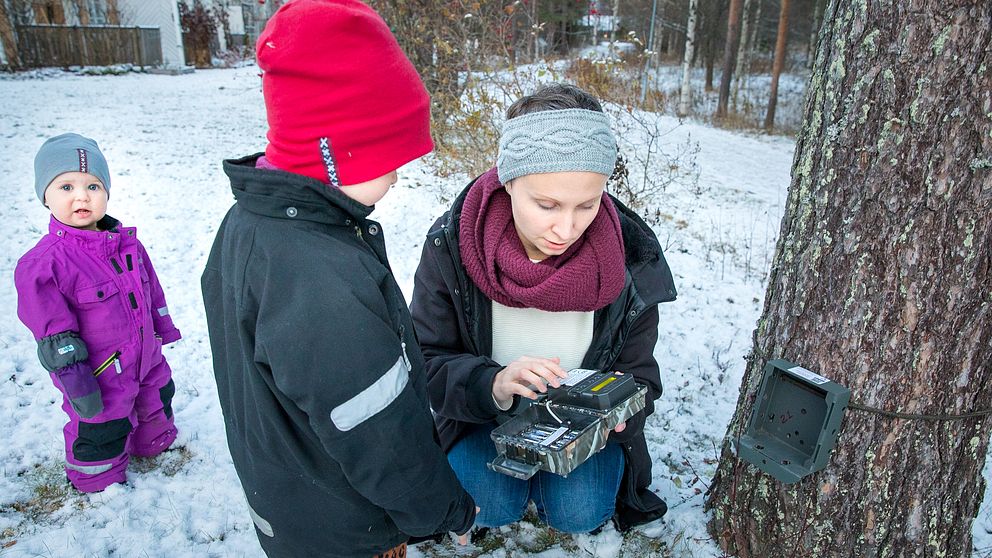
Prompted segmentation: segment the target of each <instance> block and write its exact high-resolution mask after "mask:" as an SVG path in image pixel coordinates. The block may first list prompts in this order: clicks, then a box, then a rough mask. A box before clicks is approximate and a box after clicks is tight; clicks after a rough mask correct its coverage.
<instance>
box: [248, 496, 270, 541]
mask: <svg viewBox="0 0 992 558" xmlns="http://www.w3.org/2000/svg"><path fill="white" fill-rule="evenodd" d="M246 504H247V502H246ZM248 514H249V515H251V520H252V522H253V523H254V524H255V527H258V532H260V533H262V534H263V535H265V536H268V537H274V536H276V534H275V531H273V530H272V524H271V523H269V522H268V521H266V520H265V518H263V517H262V516H260V515H258V514H257V513H255V508H252V507H251V504H248Z"/></svg>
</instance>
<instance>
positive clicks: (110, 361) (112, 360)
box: [93, 351, 121, 378]
mask: <svg viewBox="0 0 992 558" xmlns="http://www.w3.org/2000/svg"><path fill="white" fill-rule="evenodd" d="M120 356H121V352H120V351H115V352H114V354H112V355H110V358H108V359H107V360H105V361H103V363H102V364H100V366H97V367H96V370H94V371H93V377H94V378H95V377H97V376H99V375H100V374H103V371H104V370H106V369H107V368H109V367H110V365H111V364H116V365H117V373H118V374H120V373H121V363H120V358H119V357H120Z"/></svg>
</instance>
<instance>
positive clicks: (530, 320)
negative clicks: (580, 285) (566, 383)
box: [492, 302, 594, 371]
mask: <svg viewBox="0 0 992 558" xmlns="http://www.w3.org/2000/svg"><path fill="white" fill-rule="evenodd" d="M492 304H493V312H492V314H493V354H492V358H493V360H495V361H496V362H498V363H500V364H502V365H503V366H506V365H508V364H510V363H511V362H513V361H514V360H516V359H518V358H520V357H522V356H529V357H535V358H553V357H558V358H559V359H561V367H562V368H564V369H565V371H568V370H571V369H572V368H578V367H579V366H580V365H581V364H582V357H584V356H585V354H586V351H588V350H589V345H590V344H591V343H592V328H593V318H594V313H593V312H545V311H544V310H537V309H534V308H510V307H509V306H503V305H502V304H499V303H498V302H493V303H492Z"/></svg>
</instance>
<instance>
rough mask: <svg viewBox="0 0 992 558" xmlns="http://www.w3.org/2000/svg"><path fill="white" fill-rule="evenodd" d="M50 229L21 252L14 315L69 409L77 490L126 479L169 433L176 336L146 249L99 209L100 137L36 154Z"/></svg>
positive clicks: (103, 180)
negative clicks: (137, 459) (133, 463)
mask: <svg viewBox="0 0 992 558" xmlns="http://www.w3.org/2000/svg"><path fill="white" fill-rule="evenodd" d="M35 190H36V192H37V194H38V197H39V198H40V199H41V201H42V203H44V204H45V206H46V207H48V208H49V209H50V210H51V211H52V217H51V220H50V222H49V225H48V234H47V235H45V236H44V237H42V238H41V240H40V241H39V242H38V244H37V245H36V246H35V247H34V248H32V249H31V250H29V251H28V253H26V254H24V256H23V257H21V259H20V260H19V261H18V262H17V268H16V270H15V271H14V282H15V284H16V286H17V316H18V317H19V318H20V319H21V321H22V322H24V325H26V326H27V327H28V329H30V330H31V333H33V334H34V337H35V339H37V341H38V357H39V359H40V360H41V363H42V365H43V366H44V367H45V368H46V369H47V370H48V371H49V372H50V373H51V377H52V381H53V382H54V383H55V386H56V387H57V388H58V389H59V391H61V392H62V395H63V402H62V410H64V411H65V412H66V414H67V415H69V422H68V424H66V425H65V428H63V431H64V433H65V454H66V463H65V470H66V475H67V476H68V477H69V481H70V482H72V484H73V486H75V487H76V488H77V489H79V490H80V491H82V492H97V491H100V490H103V489H104V488H106V487H107V486H109V485H111V484H113V483H117V482H124V480H125V478H126V470H127V464H128V459H129V456H131V455H135V456H151V455H156V454H158V453H161V452H162V451H163V450H165V449H166V448H168V447H169V446H170V445H171V444H172V442H173V441H174V440H175V439H176V434H177V430H176V427H175V424H174V423H173V418H172V396H173V394H174V393H175V384H173V382H172V371H171V369H170V368H169V364H168V363H167V362H166V361H165V357H164V356H163V355H162V345H164V344H167V343H172V342H174V341H176V340H178V339H179V338H180V334H179V330H178V329H176V327H175V326H174V325H173V324H172V318H171V317H169V310H168V307H167V306H166V304H165V295H164V294H163V292H162V287H161V285H160V284H159V281H158V277H157V276H156V275H155V270H154V269H153V268H152V264H151V261H150V260H149V259H148V254H147V253H146V252H145V247H144V246H142V245H141V242H139V241H138V238H137V234H136V232H135V229H134V228H133V227H123V226H121V224H120V222H119V221H117V220H116V219H114V218H113V217H110V216H109V215H107V214H106V210H107V200H108V198H109V196H110V171H109V169H108V167H107V162H106V160H105V159H104V157H103V154H102V153H101V152H100V149H99V147H98V146H97V144H96V142H95V141H93V140H91V139H89V138H85V137H83V136H80V135H77V134H62V135H60V136H56V137H54V138H51V139H49V140H48V141H46V142H45V143H44V145H42V146H41V149H40V150H39V151H38V154H37V155H36V156H35Z"/></svg>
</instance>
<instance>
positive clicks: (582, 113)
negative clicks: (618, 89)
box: [496, 109, 617, 184]
mask: <svg viewBox="0 0 992 558" xmlns="http://www.w3.org/2000/svg"><path fill="white" fill-rule="evenodd" d="M616 160H617V142H616V138H614V137H613V132H612V131H611V130H610V119H609V118H607V117H606V115H605V114H603V113H601V112H598V111H594V110H586V109H563V110H545V111H540V112H532V113H529V114H525V115H523V116H518V117H516V118H511V119H509V120H507V121H506V122H505V123H504V124H503V133H502V134H501V135H500V137H499V155H498V156H497V157H496V172H497V173H498V174H499V181H500V182H501V183H503V184H506V183H507V182H509V181H511V180H513V179H514V178H517V177H518V176H524V175H527V174H537V173H542V172H561V171H589V172H598V173H600V174H605V175H606V176H610V175H611V174H613V167H614V166H615V165H616Z"/></svg>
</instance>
